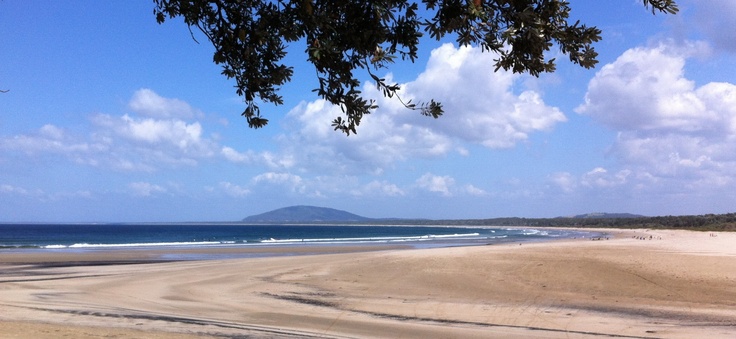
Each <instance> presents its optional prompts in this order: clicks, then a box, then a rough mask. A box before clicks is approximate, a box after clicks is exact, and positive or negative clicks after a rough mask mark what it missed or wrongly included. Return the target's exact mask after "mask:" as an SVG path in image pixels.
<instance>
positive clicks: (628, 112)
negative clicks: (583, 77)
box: [577, 42, 736, 186]
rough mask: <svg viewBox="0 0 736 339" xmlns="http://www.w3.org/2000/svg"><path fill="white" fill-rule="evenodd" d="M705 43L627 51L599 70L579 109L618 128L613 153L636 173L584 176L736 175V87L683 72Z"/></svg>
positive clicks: (610, 180) (591, 179) (596, 179)
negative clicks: (699, 80)
mask: <svg viewBox="0 0 736 339" xmlns="http://www.w3.org/2000/svg"><path fill="white" fill-rule="evenodd" d="M700 45H701V44H700V43H689V44H686V45H684V46H675V45H673V44H672V43H669V42H665V43H660V44H659V45H657V46H653V47H640V48H634V49H630V50H628V51H626V52H625V53H624V54H623V55H621V56H620V57H619V58H618V59H617V60H616V61H614V62H613V63H611V64H608V65H606V66H604V67H603V68H601V70H600V71H598V73H596V75H595V77H594V78H593V79H592V80H591V81H590V83H589V85H588V92H587V94H586V96H585V103H584V104H582V105H581V106H579V107H578V108H577V111H578V112H579V113H582V114H586V115H589V116H591V117H592V118H593V119H595V120H597V121H599V122H600V123H602V124H604V125H606V126H608V127H610V128H612V129H614V130H617V131H619V132H618V136H617V139H616V141H615V144H614V145H613V147H612V148H611V154H612V155H614V156H616V158H617V159H618V160H619V161H621V162H622V164H623V165H624V166H625V167H626V168H629V169H630V170H633V171H635V172H634V173H633V174H632V173H616V174H615V175H613V176H612V175H611V174H608V173H604V172H601V171H600V170H598V171H595V170H594V171H593V172H591V173H588V174H587V175H586V176H587V179H584V180H583V182H587V183H588V185H598V186H607V185H611V184H616V183H621V182H623V181H628V180H631V178H646V180H659V181H661V182H662V183H663V184H664V183H667V184H673V182H672V181H671V180H684V181H682V182H680V183H679V184H680V185H683V184H684V182H685V181H686V182H689V183H692V182H704V180H705V179H706V178H707V179H708V180H707V182H710V183H714V184H716V185H719V183H720V184H724V183H728V182H731V180H729V179H728V178H730V177H733V175H736V85H734V84H732V83H707V84H704V85H702V86H700V87H697V86H696V84H695V82H694V81H692V80H690V79H688V78H687V77H686V75H685V71H684V69H685V64H686V61H687V60H688V58H689V57H690V56H691V55H693V53H697V52H696V50H697V49H698V48H699V46H700ZM717 178H720V179H717Z"/></svg>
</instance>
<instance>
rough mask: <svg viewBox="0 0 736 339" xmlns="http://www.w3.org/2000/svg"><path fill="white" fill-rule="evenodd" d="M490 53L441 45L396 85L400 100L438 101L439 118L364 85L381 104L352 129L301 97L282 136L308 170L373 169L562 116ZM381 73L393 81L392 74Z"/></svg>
mask: <svg viewBox="0 0 736 339" xmlns="http://www.w3.org/2000/svg"><path fill="white" fill-rule="evenodd" d="M494 57H496V56H495V55H493V54H491V53H481V51H480V49H478V48H470V47H461V48H455V47H453V46H452V45H450V44H446V45H443V46H442V47H440V48H438V49H435V50H434V51H433V52H432V56H431V58H430V60H429V62H428V64H427V68H426V70H425V71H424V72H423V73H422V74H421V75H419V76H418V77H417V79H416V80H414V81H411V82H409V83H406V84H403V85H402V88H403V89H402V91H401V93H400V95H401V96H402V98H403V99H404V100H405V101H408V100H410V99H412V100H413V101H414V102H418V101H428V100H429V99H435V100H437V101H440V102H442V103H443V105H444V108H445V116H443V117H441V118H439V119H432V118H428V117H423V116H421V115H420V114H419V113H418V112H416V111H411V110H408V109H406V108H404V107H403V106H402V105H401V104H400V103H399V102H398V100H396V99H395V98H384V97H383V95H382V94H381V93H379V92H378V91H377V90H376V88H375V85H374V84H371V83H366V84H365V86H364V88H363V94H364V96H365V97H366V98H374V99H376V101H377V103H378V104H379V106H380V107H379V109H378V110H376V112H375V114H371V115H369V116H366V117H364V118H363V120H362V122H361V125H360V126H359V127H358V134H357V135H351V136H349V137H345V136H344V135H342V134H341V133H339V132H335V131H333V129H332V127H330V122H331V121H332V119H334V118H335V117H337V116H341V114H342V112H341V110H340V108H338V107H335V106H331V105H329V104H327V103H326V102H325V101H324V100H316V101H313V102H310V103H302V104H300V105H299V106H297V107H295V108H294V109H292V110H291V112H289V114H288V116H287V125H288V126H287V128H289V130H290V131H296V132H295V133H293V134H291V135H288V136H282V137H281V139H280V140H281V142H282V143H283V145H284V149H285V152H286V153H287V154H291V155H293V158H294V161H295V163H297V164H300V165H301V166H307V167H309V168H310V169H314V170H322V171H324V170H327V171H332V172H340V171H351V172H354V171H356V170H358V171H365V172H368V173H373V172H381V171H382V170H383V169H384V168H386V167H392V166H394V164H395V163H396V162H398V161H406V160H408V159H413V158H434V157H440V156H446V155H447V154H449V153H450V152H458V153H460V154H461V155H467V149H466V148H465V147H463V146H462V143H465V142H470V143H476V144H480V145H483V146H485V147H488V148H494V149H495V148H509V147H513V146H514V145H516V144H517V143H518V142H521V141H524V140H526V139H527V138H528V137H529V135H530V134H531V133H534V132H537V131H544V130H549V129H551V128H553V127H554V125H555V124H557V123H559V122H563V121H565V120H566V118H565V116H564V114H563V113H562V112H561V111H560V110H559V109H557V108H554V107H549V106H547V105H546V104H545V103H544V102H543V100H542V99H541V96H540V94H539V93H537V92H535V91H523V92H521V93H518V94H517V93H515V88H514V87H515V86H517V85H518V83H521V82H522V80H523V79H524V78H523V76H521V75H514V74H512V73H508V72H504V71H499V72H493V71H492V67H489V65H492V64H493V58H494ZM386 78H387V81H388V82H391V81H392V80H391V75H388V76H387V77H386Z"/></svg>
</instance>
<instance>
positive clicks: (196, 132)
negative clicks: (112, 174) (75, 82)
mask: <svg viewBox="0 0 736 339" xmlns="http://www.w3.org/2000/svg"><path fill="white" fill-rule="evenodd" d="M144 93H146V95H149V96H155V93H153V92H152V91H150V90H146V91H145V92H144ZM137 95H138V96H141V95H142V94H140V91H139V92H138V93H137ZM138 99H140V98H138ZM166 100H168V99H166ZM166 100H164V101H166ZM132 102H136V98H134V100H132ZM176 102H178V101H176ZM187 106H188V105H187ZM90 122H91V125H90V126H89V127H90V132H89V133H88V134H86V135H85V134H80V133H79V132H77V133H72V132H69V131H67V130H65V129H64V128H62V127H59V126H56V125H53V124H46V125H43V126H42V127H41V128H39V129H38V130H37V131H36V132H33V133H28V134H20V135H15V136H11V137H5V138H0V149H2V150H5V151H7V152H20V153H25V154H27V155H29V156H32V157H36V158H38V157H41V156H44V155H61V156H64V157H66V158H67V159H69V160H70V161H73V162H75V163H78V164H84V165H89V166H94V167H107V168H114V169H117V170H122V171H149V172H150V171H156V170H158V169H160V168H161V167H162V166H180V165H185V166H193V165H196V164H198V163H199V161H201V160H202V159H208V158H212V157H214V156H215V155H217V153H218V152H217V149H218V147H219V146H217V143H216V142H215V140H214V139H213V138H211V137H207V136H205V133H204V128H203V127H202V125H201V124H200V123H199V122H196V121H195V122H186V121H184V120H180V119H176V118H164V119H161V118H150V117H149V118H145V117H144V118H141V117H137V116H130V115H127V114H125V115H122V116H115V115H111V114H102V113H100V114H96V115H94V116H92V117H91V119H90ZM224 156H225V157H228V156H229V155H228V154H225V155H224Z"/></svg>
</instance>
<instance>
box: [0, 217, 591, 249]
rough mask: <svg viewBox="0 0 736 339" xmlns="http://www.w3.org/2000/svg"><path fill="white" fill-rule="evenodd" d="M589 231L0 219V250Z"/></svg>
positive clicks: (511, 238)
mask: <svg viewBox="0 0 736 339" xmlns="http://www.w3.org/2000/svg"><path fill="white" fill-rule="evenodd" d="M584 236H590V234H588V233H585V232H579V231H574V230H558V229H532V228H529V229H519V228H513V229H511V228H502V227H457V226H453V227H445V226H356V225H342V226H341V225H329V226H327V225H299V226H289V225H245V224H224V223H197V224H0V250H12V249H45V250H75V249H76V250H80V249H81V250H84V249H106V248H107V249H113V248H119V249H126V248H128V249H136V248H181V247H185V248H196V247H210V246H232V247H237V246H288V245H310V246H320V245H332V244H403V245H409V246H414V247H441V246H462V245H481V244H484V245H487V244H494V243H504V242H528V241H543V240H551V239H559V238H572V237H584Z"/></svg>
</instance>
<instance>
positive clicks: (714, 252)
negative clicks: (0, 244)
mask: <svg viewBox="0 0 736 339" xmlns="http://www.w3.org/2000/svg"><path fill="white" fill-rule="evenodd" d="M610 232H611V233H612V235H613V236H612V237H611V238H610V240H605V238H603V239H602V240H595V241H594V240H590V239H576V240H561V241H554V242H543V243H531V244H530V243H524V244H523V245H519V244H503V245H493V246H474V247H455V248H434V249H384V250H381V251H377V250H378V249H379V248H354V247H345V248H341V249H340V250H339V251H337V252H339V253H329V254H319V255H315V254H314V253H313V251H312V252H310V251H309V250H310V249H304V251H305V253H302V254H310V255H298V256H280V257H265V258H238V259H227V260H204V261H166V260H164V261H161V260H160V258H161V257H160V254H161V253H157V252H154V251H96V252H80V253H64V254H63V255H62V254H59V253H58V252H44V251H36V252H33V253H20V254H19V253H18V252H2V251H0V333H2V335H3V336H4V337H10V338H58V337H64V336H67V337H75V338H100V337H116V338H180V337H186V336H189V337H212V338H221V337H249V338H250V337H252V338H304V337H320V338H322V337H327V338H332V337H335V338H399V337H400V338H425V339H426V338H489V337H490V338H493V337H500V338H507V337H523V338H601V337H620V338H696V337H708V338H734V337H736V233H716V234H711V233H701V232H688V231H646V230H632V231H617V230H611V231H610ZM714 235H715V236H714ZM641 239H644V240H641ZM292 250H293V249H292ZM197 251H202V250H199V249H198V250H197ZM206 251H215V252H216V254H223V255H226V254H228V253H221V252H223V251H224V252H228V251H236V250H234V249H222V248H220V249H217V248H214V249H207V250H206ZM356 251H357V252H356ZM230 254H232V253H230Z"/></svg>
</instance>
